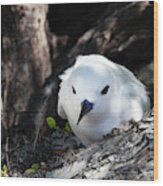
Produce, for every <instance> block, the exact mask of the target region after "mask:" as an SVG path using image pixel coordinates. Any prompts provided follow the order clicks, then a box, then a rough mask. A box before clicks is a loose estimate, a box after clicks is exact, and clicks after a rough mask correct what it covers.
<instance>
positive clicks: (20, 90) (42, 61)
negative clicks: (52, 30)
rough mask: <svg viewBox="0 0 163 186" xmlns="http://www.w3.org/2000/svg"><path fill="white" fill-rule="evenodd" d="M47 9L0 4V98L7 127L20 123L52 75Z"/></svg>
mask: <svg viewBox="0 0 163 186" xmlns="http://www.w3.org/2000/svg"><path fill="white" fill-rule="evenodd" d="M47 12H48V6H47V5H12V6H2V90H3V92H2V97H3V124H4V125H5V127H6V128H7V127H9V126H10V127H11V126H12V125H15V124H17V123H19V117H20V115H21V114H22V113H23V112H26V109H27V105H28V101H29V99H30V97H31V95H32V94H33V93H34V92H35V91H36V90H38V89H39V88H41V87H42V85H43V83H44V82H45V80H46V78H47V77H49V75H50V74H51V63H50V54H49V46H48V42H47V36H46V32H45V22H46V15H47ZM33 104H35V103H33Z"/></svg>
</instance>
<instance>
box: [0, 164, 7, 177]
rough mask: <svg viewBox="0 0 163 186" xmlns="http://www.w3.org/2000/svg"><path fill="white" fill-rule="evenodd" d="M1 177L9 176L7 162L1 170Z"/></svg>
mask: <svg viewBox="0 0 163 186" xmlns="http://www.w3.org/2000/svg"><path fill="white" fill-rule="evenodd" d="M1 177H8V167H7V165H6V164H4V165H3V168H2V170H1Z"/></svg>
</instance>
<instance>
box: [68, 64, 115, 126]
mask: <svg viewBox="0 0 163 186" xmlns="http://www.w3.org/2000/svg"><path fill="white" fill-rule="evenodd" d="M68 84H69V91H70V93H69V95H70V97H69V99H71V103H72V107H73V108H72V109H74V112H75V111H77V112H76V113H75V114H77V121H76V124H77V125H79V124H80V122H81V120H82V119H83V118H86V117H87V118H88V119H94V120H98V119H100V118H101V117H103V114H104V113H105V112H108V110H109V108H110V106H109V101H110V102H111V101H112V99H113V92H114V86H113V84H114V77H113V76H112V72H111V71H109V70H108V67H107V68H106V66H105V64H101V63H95V62H94V63H93V61H92V63H91V62H89V63H88V64H87V63H83V64H82V65H79V66H78V67H76V68H75V69H74V70H73V72H72V73H71V76H70V78H69V80H68Z"/></svg>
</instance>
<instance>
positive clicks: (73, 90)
mask: <svg viewBox="0 0 163 186" xmlns="http://www.w3.org/2000/svg"><path fill="white" fill-rule="evenodd" d="M72 92H73V94H76V90H75V88H74V87H73V86H72Z"/></svg>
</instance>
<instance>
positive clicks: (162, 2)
mask: <svg viewBox="0 0 163 186" xmlns="http://www.w3.org/2000/svg"><path fill="white" fill-rule="evenodd" d="M114 1H117V0H111V1H107V0H102V1H100V0H99V1H98V0H95V1H94V0H88V1H87V0H82V1H74V0H48V1H45V0H39V3H42V4H44V3H67V2H114ZM123 1H129V0H123ZM123 1H122V0H118V2H123ZM132 1H133V0H132ZM157 2H158V4H159V74H158V76H159V108H158V111H159V163H158V165H159V180H158V181H155V182H140V181H138V182H137V181H111V180H107V181H104V180H59V179H42V178H39V179H31V178H19V179H17V178H0V185H3V186H11V185H12V186H19V185H23V186H24V185H25V186H29V185H31V184H35V185H36V184H38V185H39V186H44V185H45V184H47V185H48V186H51V185H53V186H55V185H60V186H63V185H65V186H83V185H85V186H92V185H93V186H94V185H97V184H98V185H99V186H108V185H109V186H115V185H122V186H127V185H136V186H137V185H144V184H145V185H153V184H154V185H159V186H162V185H163V161H162V159H163V114H162V112H163V104H161V103H163V96H162V95H163V0H157ZM21 3H38V1H37V0H28V1H22V0H7V1H5V0H1V1H0V4H21ZM161 84H162V85H161Z"/></svg>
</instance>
